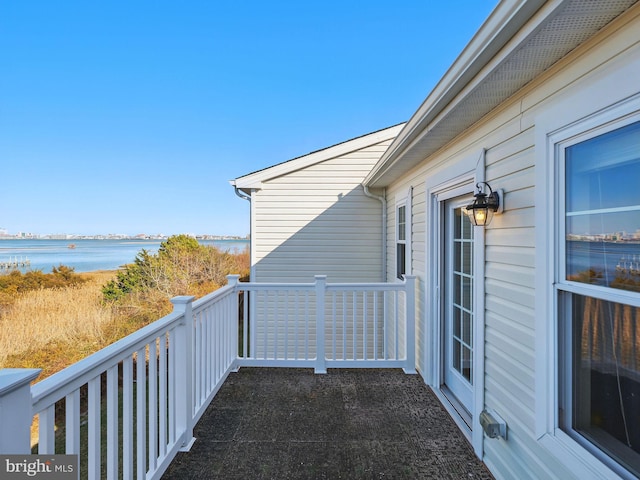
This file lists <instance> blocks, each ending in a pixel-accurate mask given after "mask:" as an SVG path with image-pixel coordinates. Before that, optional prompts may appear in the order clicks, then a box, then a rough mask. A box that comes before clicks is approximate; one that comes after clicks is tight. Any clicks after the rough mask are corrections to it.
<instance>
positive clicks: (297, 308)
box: [293, 290, 300, 360]
mask: <svg viewBox="0 0 640 480" xmlns="http://www.w3.org/2000/svg"><path fill="white" fill-rule="evenodd" d="M294 322H295V323H294V324H293V335H294V339H295V346H294V349H295V352H294V358H295V359H296V360H298V358H299V355H300V338H299V335H300V334H299V332H298V330H299V328H298V325H299V323H300V291H299V290H296V305H295V320H294Z"/></svg>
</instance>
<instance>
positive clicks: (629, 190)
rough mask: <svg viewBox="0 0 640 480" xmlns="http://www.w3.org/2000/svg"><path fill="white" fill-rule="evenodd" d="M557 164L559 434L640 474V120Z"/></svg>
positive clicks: (572, 149) (566, 150)
mask: <svg viewBox="0 0 640 480" xmlns="http://www.w3.org/2000/svg"><path fill="white" fill-rule="evenodd" d="M557 156H558V175H557V178H558V179H559V182H558V202H559V217H560V228H559V230H560V241H559V244H558V251H559V260H560V262H559V265H558V276H557V283H556V291H557V295H558V303H557V304H558V308H559V312H558V328H559V340H560V341H559V354H560V355H559V358H560V360H561V365H560V371H559V380H560V385H559V393H560V398H559V400H560V405H559V407H560V409H559V420H560V426H561V428H562V429H563V430H565V431H566V432H567V433H568V434H569V435H570V436H572V437H573V438H574V439H576V440H577V441H579V442H580V443H581V444H583V445H584V446H585V447H586V448H588V449H589V450H591V451H592V453H594V454H595V455H596V456H598V457H600V458H601V459H602V460H603V461H605V462H606V463H608V464H609V465H610V466H611V467H612V468H614V469H616V470H617V471H618V472H619V473H621V474H622V475H626V474H627V473H629V472H631V473H632V474H633V475H640V121H637V119H636V121H635V122H631V123H629V121H627V123H626V124H624V123H620V124H618V125H609V126H607V127H606V128H604V127H603V129H602V130H600V131H592V132H590V133H589V134H584V135H583V136H578V137H575V138H573V139H571V140H568V141H566V142H564V143H562V144H560V145H558V149H557ZM620 467H622V468H620Z"/></svg>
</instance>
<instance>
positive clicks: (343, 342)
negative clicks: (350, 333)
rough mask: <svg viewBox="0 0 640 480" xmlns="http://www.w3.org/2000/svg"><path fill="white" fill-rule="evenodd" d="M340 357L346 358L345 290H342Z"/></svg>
mask: <svg viewBox="0 0 640 480" xmlns="http://www.w3.org/2000/svg"><path fill="white" fill-rule="evenodd" d="M342 359H343V360H346V359H347V292H344V291H343V292H342Z"/></svg>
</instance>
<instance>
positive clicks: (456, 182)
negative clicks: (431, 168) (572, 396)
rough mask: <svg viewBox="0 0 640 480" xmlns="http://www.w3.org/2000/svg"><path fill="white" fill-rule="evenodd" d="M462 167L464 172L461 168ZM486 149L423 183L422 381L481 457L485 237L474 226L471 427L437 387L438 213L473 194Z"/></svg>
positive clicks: (439, 341) (439, 331)
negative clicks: (424, 201) (424, 205)
mask: <svg viewBox="0 0 640 480" xmlns="http://www.w3.org/2000/svg"><path fill="white" fill-rule="evenodd" d="M461 172H463V173H461ZM484 172H485V150H484V149H482V150H480V152H479V153H478V152H477V151H476V153H473V154H470V155H468V156H466V157H464V158H462V159H461V160H460V161H458V162H456V163H455V164H452V165H451V166H450V167H447V168H445V169H443V170H440V171H439V172H437V173H436V174H433V175H431V176H429V177H428V178H427V181H426V182H425V183H426V202H427V205H426V212H427V218H426V228H427V235H426V238H425V240H426V242H425V259H426V262H425V263H426V265H425V291H424V295H425V300H426V304H427V307H426V308H425V319H424V321H425V330H424V332H425V333H424V335H425V339H424V340H425V345H426V348H425V353H424V365H426V371H425V381H426V383H427V384H428V385H429V386H430V387H431V388H432V389H433V391H434V393H435V394H436V396H437V397H438V398H439V399H440V401H441V402H442V404H443V406H444V407H445V409H446V410H447V411H448V413H449V414H450V415H451V417H452V418H453V420H454V421H455V422H456V424H457V425H458V427H459V428H460V430H461V431H462V433H463V434H464V435H465V436H466V437H467V439H468V440H469V442H470V443H471V446H472V447H473V449H474V452H475V454H476V455H477V456H478V458H480V459H482V452H483V441H484V435H483V431H482V427H481V425H480V421H479V417H480V413H481V412H482V410H483V409H484V372H485V365H484V356H485V355H484V326H485V318H484V316H485V308H484V291H485V268H484V264H485V236H484V233H485V232H484V228H483V227H473V228H475V230H474V250H473V257H474V258H473V270H474V291H473V311H474V325H473V351H474V358H473V362H474V364H473V400H472V404H471V411H470V412H469V413H470V414H471V428H469V425H467V423H466V422H465V420H464V419H463V418H462V417H461V416H460V414H459V412H458V411H457V410H456V408H455V406H454V405H453V404H452V403H451V401H450V399H449V398H448V397H447V396H446V395H445V394H444V392H443V391H442V389H441V385H442V384H443V383H444V382H443V360H442V359H443V345H442V339H443V336H444V331H443V326H442V318H443V310H442V309H443V307H444V306H443V302H442V293H443V289H442V281H443V278H444V269H445V268H446V263H445V260H444V258H443V257H444V255H443V253H444V250H443V248H444V245H443V244H442V242H443V238H444V236H443V234H444V225H443V220H444V218H443V212H444V202H445V201H447V200H450V199H453V198H455V197H460V196H463V195H468V194H473V193H474V191H475V185H476V183H478V182H482V181H484V179H485V175H484Z"/></svg>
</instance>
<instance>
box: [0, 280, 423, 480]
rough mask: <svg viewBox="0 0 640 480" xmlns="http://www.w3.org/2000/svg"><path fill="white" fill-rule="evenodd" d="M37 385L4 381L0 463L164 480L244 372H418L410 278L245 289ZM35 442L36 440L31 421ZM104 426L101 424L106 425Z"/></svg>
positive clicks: (181, 302) (24, 379)
mask: <svg viewBox="0 0 640 480" xmlns="http://www.w3.org/2000/svg"><path fill="white" fill-rule="evenodd" d="M172 302H173V303H174V311H173V312H172V313H171V314H169V315H167V316H166V317H163V318H161V319H160V320H158V321H156V322H154V323H153V324H151V325H148V326H147V327H144V328H142V329H141V330H139V331H137V332H135V333H134V334H132V335H130V336H128V337H126V338H123V339H122V340H119V341H118V342H116V343H114V344H112V345H110V346H109V347H107V348H105V349H103V350H101V351H99V352H97V353H95V354H93V355H91V356H89V357H87V358H85V359H84V360H82V361H80V362H78V363H76V364H74V365H72V366H70V367H68V368H66V369H65V370H63V371H61V372H59V373H56V374H54V375H52V376H51V377H49V378H47V379H45V380H43V381H41V382H39V383H36V384H35V385H33V386H30V385H29V383H30V381H31V380H33V378H35V376H37V374H38V372H39V371H38V370H13V369H5V370H0V425H2V428H1V429H0V454H28V453H30V452H31V443H35V444H36V447H35V452H36V453H39V454H53V453H66V454H78V455H79V457H80V464H81V472H82V476H83V477H84V478H91V479H98V478H108V479H111V478H124V479H133V478H138V479H142V478H149V479H155V478H160V476H161V475H162V473H163V472H164V471H165V470H166V468H167V467H168V465H169V463H170V462H171V461H172V460H173V458H174V457H175V455H176V454H177V452H178V451H180V450H188V449H189V448H190V446H191V444H192V443H193V441H194V438H193V427H194V425H195V423H196V422H197V421H198V420H199V418H200V416H201V415H202V414H203V413H204V411H205V409H206V408H207V406H208V405H209V403H210V402H211V400H212V399H213V397H214V396H215V394H216V392H217V391H218V389H219V388H220V386H221V385H222V383H223V382H224V380H225V379H226V377H227V375H228V374H229V373H230V372H231V371H233V370H235V369H237V368H239V367H241V366H283V367H295V366H300V367H312V368H314V369H315V371H316V372H318V373H323V372H326V369H327V368H332V367H335V368H339V367H400V368H404V369H405V371H407V372H409V373H413V372H415V370H414V364H415V353H414V348H415V345H414V344H415V326H414V312H415V310H414V308H415V307H414V303H415V277H408V278H407V279H406V280H405V281H404V282H401V283H400V282H398V283H392V284H383V283H370V284H327V283H326V278H325V277H323V276H317V277H316V281H315V283H311V284H264V283H239V282H238V276H236V275H230V276H229V285H227V286H226V287H223V288H221V289H219V290H217V291H215V292H214V293H212V294H210V295H207V296H206V297H203V298H201V299H199V300H197V301H195V302H194V301H193V297H176V298H174V299H173V300H172ZM34 419H35V422H36V423H37V425H38V428H37V432H36V433H35V434H32V433H31V432H30V430H31V425H32V420H34ZM103 423H104V425H103Z"/></svg>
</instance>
